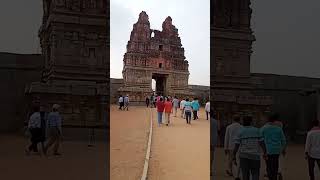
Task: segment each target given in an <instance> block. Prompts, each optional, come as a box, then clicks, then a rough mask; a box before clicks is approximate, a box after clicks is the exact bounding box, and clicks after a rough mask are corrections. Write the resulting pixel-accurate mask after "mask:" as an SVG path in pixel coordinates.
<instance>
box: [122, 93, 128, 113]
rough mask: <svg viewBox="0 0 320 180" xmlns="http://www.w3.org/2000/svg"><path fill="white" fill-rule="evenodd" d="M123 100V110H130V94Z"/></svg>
mask: <svg viewBox="0 0 320 180" xmlns="http://www.w3.org/2000/svg"><path fill="white" fill-rule="evenodd" d="M123 101H124V109H123V110H126V109H127V111H129V95H128V94H127V95H126V96H125V97H124V99H123Z"/></svg>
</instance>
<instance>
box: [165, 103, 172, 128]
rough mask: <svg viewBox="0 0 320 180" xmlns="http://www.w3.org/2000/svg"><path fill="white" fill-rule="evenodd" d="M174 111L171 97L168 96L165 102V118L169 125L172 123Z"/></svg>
mask: <svg viewBox="0 0 320 180" xmlns="http://www.w3.org/2000/svg"><path fill="white" fill-rule="evenodd" d="M171 113H172V102H171V99H170V98H166V102H165V103H164V119H165V124H166V125H167V126H169V123H170V114H171Z"/></svg>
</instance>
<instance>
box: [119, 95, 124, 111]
mask: <svg viewBox="0 0 320 180" xmlns="http://www.w3.org/2000/svg"><path fill="white" fill-rule="evenodd" d="M122 107H123V96H122V95H120V97H119V109H120V110H122Z"/></svg>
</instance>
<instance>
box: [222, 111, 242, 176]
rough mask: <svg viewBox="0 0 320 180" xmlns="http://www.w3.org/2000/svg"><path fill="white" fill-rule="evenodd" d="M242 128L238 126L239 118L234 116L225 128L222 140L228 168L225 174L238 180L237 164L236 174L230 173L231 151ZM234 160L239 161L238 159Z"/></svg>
mask: <svg viewBox="0 0 320 180" xmlns="http://www.w3.org/2000/svg"><path fill="white" fill-rule="evenodd" d="M241 128H242V125H241V124H240V117H239V116H234V118H233V123H232V124H230V125H229V126H227V128H226V134H225V139H224V151H225V154H226V156H227V158H228V166H227V170H226V173H227V174H228V175H229V176H234V178H235V179H239V178H240V168H239V163H237V164H238V165H237V167H236V172H233V171H232V165H233V159H234V157H233V149H234V147H235V141H236V139H237V136H238V133H239V130H240V129H241ZM236 159H239V158H238V157H237V158H236Z"/></svg>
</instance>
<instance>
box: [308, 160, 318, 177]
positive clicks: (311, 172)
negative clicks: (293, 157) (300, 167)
mask: <svg viewBox="0 0 320 180" xmlns="http://www.w3.org/2000/svg"><path fill="white" fill-rule="evenodd" d="M316 162H317V164H318V168H319V169H320V159H315V158H312V157H310V156H309V157H308V167H309V177H310V180H315V179H314V166H315V163H316Z"/></svg>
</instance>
